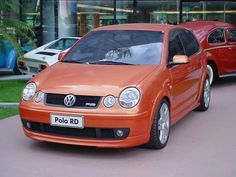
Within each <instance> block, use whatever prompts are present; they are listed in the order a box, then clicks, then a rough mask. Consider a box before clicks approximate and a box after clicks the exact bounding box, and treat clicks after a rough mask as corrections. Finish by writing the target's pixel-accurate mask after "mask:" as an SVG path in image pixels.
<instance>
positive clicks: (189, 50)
mask: <svg viewBox="0 0 236 177" xmlns="http://www.w3.org/2000/svg"><path fill="white" fill-rule="evenodd" d="M179 33H180V39H181V40H182V42H183V45H184V49H185V52H186V55H187V56H188V57H190V56H192V55H194V54H196V53H197V52H198V51H199V44H198V42H197V40H196V38H195V37H194V35H193V34H192V32H190V31H188V30H179Z"/></svg>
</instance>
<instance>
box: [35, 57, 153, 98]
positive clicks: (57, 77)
mask: <svg viewBox="0 0 236 177" xmlns="http://www.w3.org/2000/svg"><path fill="white" fill-rule="evenodd" d="M157 67H158V66H136V65H131V66H130V65H90V64H75V63H73V64H72V63H61V62H58V63H56V64H55V65H53V66H52V67H50V68H48V69H45V70H44V71H42V72H41V73H39V74H38V75H37V76H35V77H34V78H33V81H35V82H36V83H37V84H38V85H39V86H38V90H42V91H44V92H47V93H63V94H69V93H73V94H78V95H97V96H106V95H108V94H112V95H114V96H118V95H119V93H120V91H121V90H122V89H124V88H126V87H130V86H137V85H138V84H139V83H140V82H141V81H142V80H143V79H144V78H145V77H147V76H148V75H149V74H150V73H151V72H152V71H154V70H155V69H156V68H157Z"/></svg>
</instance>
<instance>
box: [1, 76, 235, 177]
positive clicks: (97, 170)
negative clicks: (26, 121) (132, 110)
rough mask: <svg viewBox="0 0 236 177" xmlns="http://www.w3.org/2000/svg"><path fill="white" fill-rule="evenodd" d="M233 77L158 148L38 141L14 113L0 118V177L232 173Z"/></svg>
mask: <svg viewBox="0 0 236 177" xmlns="http://www.w3.org/2000/svg"><path fill="white" fill-rule="evenodd" d="M235 105H236V77H235V76H234V77H229V78H225V79H222V80H221V81H220V83H218V84H217V85H215V86H213V88H212V102H211V105H210V108H209V110H208V111H207V112H203V113H201V112H192V113H190V114H189V115H187V116H186V117H185V119H184V120H182V121H180V122H179V123H177V124H176V125H175V126H174V127H172V130H171V135H170V139H169V143H168V145H167V147H166V148H165V149H163V150H159V151H158V150H150V149H144V148H141V147H137V148H130V149H100V148H90V147H79V146H70V145H60V144H52V143H44V142H37V141H34V140H31V139H28V138H26V137H25V136H24V135H23V131H22V128H21V123H20V119H19V117H18V116H15V117H12V118H8V119H5V120H2V121H0V176H1V177H55V176H56V177H61V176H64V177H72V176H82V177H93V176H94V177H95V176H96V177H113V176H119V177H124V176H125V177H126V176H127V177H132V176H135V177H144V176H146V177H159V176H163V177H223V176H224V177H235V174H236V165H235V164H236V138H235V135H236V128H235V126H236V108H235Z"/></svg>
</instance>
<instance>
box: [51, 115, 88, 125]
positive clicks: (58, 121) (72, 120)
mask: <svg viewBox="0 0 236 177" xmlns="http://www.w3.org/2000/svg"><path fill="white" fill-rule="evenodd" d="M50 125H51V126H56V127H67V128H84V118H83V117H82V116H69V115H58V114H51V116H50Z"/></svg>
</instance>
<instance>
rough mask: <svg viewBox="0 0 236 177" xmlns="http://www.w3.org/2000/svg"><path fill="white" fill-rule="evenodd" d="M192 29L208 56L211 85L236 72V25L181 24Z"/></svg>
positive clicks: (212, 23) (209, 23)
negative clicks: (221, 77)
mask: <svg viewBox="0 0 236 177" xmlns="http://www.w3.org/2000/svg"><path fill="white" fill-rule="evenodd" d="M181 26H183V27H187V28H190V29H191V30H193V32H194V33H195V35H196V37H197V38H198V40H199V41H200V43H201V45H202V48H203V49H204V50H205V52H206V54H207V68H208V72H209V78H210V83H212V82H215V81H217V80H218V79H219V76H221V75H227V74H231V73H235V72H236V25H233V24H230V23H224V22H217V21H195V22H186V23H183V24H181Z"/></svg>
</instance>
